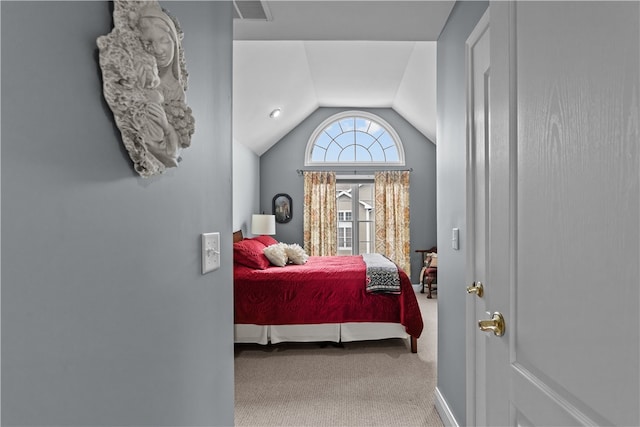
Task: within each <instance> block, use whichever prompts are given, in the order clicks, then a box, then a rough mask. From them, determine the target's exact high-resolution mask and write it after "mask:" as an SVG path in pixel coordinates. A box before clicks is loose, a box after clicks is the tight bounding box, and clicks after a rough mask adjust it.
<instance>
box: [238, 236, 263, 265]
mask: <svg viewBox="0 0 640 427" xmlns="http://www.w3.org/2000/svg"><path fill="white" fill-rule="evenodd" d="M263 250H264V245H263V244H262V242H259V241H258V240H254V239H244V240H241V241H239V242H236V243H234V244H233V262H237V263H238V264H242V265H246V266H247V267H249V268H255V269H258V270H265V269H266V268H267V267H269V259H268V258H267V257H266V256H264V253H262V251H263Z"/></svg>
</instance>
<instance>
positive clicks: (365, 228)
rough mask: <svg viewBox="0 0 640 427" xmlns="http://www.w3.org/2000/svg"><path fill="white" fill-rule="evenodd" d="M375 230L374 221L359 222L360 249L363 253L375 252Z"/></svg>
mask: <svg viewBox="0 0 640 427" xmlns="http://www.w3.org/2000/svg"><path fill="white" fill-rule="evenodd" d="M374 237H375V231H374V229H373V222H360V223H359V224H358V251H359V253H361V254H370V253H372V252H375V245H374Z"/></svg>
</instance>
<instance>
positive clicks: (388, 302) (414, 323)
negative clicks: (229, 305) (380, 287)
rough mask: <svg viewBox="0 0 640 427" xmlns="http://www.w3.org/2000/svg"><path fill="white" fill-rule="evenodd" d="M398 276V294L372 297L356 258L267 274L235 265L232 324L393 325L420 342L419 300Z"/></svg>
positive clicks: (316, 261) (315, 261)
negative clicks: (398, 326)
mask: <svg viewBox="0 0 640 427" xmlns="http://www.w3.org/2000/svg"><path fill="white" fill-rule="evenodd" d="M399 273H400V283H401V288H402V292H401V294H400V295H392V294H370V293H367V292H366V289H365V288H366V283H365V282H366V265H365V263H364V261H363V260H362V257H361V256H359V255H355V256H322V257H320V256H312V257H309V260H308V261H307V263H306V264H304V265H293V264H289V265H287V266H285V267H274V266H271V267H269V268H267V269H266V270H255V269H251V268H248V267H245V266H243V265H240V264H235V266H234V298H235V323H244V324H256V325H301V324H317V323H345V322H394V323H401V324H402V325H404V327H405V330H406V331H407V333H408V334H409V335H412V336H414V337H416V338H418V337H419V336H420V334H421V333H422V328H423V323H422V316H421V315H420V309H419V307H418V301H417V299H416V295H415V293H414V291H413V287H412V286H411V281H410V279H409V278H408V277H407V275H406V273H405V272H404V271H402V269H399Z"/></svg>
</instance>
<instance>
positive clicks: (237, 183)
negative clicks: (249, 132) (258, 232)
mask: <svg viewBox="0 0 640 427" xmlns="http://www.w3.org/2000/svg"><path fill="white" fill-rule="evenodd" d="M254 213H260V157H259V156H258V155H257V154H255V153H254V152H253V151H251V150H250V149H248V148H247V147H245V146H244V145H242V144H239V143H236V142H234V144H233V231H237V230H242V233H243V235H244V236H249V235H250V234H251V233H250V231H251V215H252V214H254Z"/></svg>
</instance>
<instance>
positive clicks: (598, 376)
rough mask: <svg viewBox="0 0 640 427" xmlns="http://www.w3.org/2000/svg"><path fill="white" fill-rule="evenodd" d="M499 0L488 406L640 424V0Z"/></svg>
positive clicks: (502, 413)
mask: <svg viewBox="0 0 640 427" xmlns="http://www.w3.org/2000/svg"><path fill="white" fill-rule="evenodd" d="M490 14H491V18H490V28H491V34H490V40H491V43H490V50H491V52H490V57H491V68H490V70H491V85H490V88H489V98H488V105H489V110H490V117H489V133H488V139H489V142H488V144H486V146H487V149H488V157H487V161H486V163H485V166H486V168H487V171H486V175H485V178H486V179H487V185H486V188H487V190H486V191H488V194H489V196H488V198H487V200H488V202H487V203H488V205H487V207H486V218H485V219H484V222H483V224H484V227H485V233H486V254H485V256H484V258H485V264H484V268H485V269H486V274H485V280H484V282H485V295H484V298H483V302H482V304H484V306H485V309H486V310H487V311H489V312H494V311H499V312H501V313H502V314H503V315H504V317H505V320H506V333H505V334H504V335H503V336H502V337H497V336H493V335H492V334H491V333H487V332H481V331H479V330H478V331H477V335H476V337H475V339H476V342H478V341H480V342H482V343H483V346H484V348H483V346H478V345H477V346H476V349H477V350H478V352H480V351H482V354H478V353H476V360H484V361H485V362H484V367H485V369H486V371H485V372H484V375H486V377H485V378H484V390H483V391H484V393H483V396H482V397H481V396H476V398H477V402H478V404H479V405H478V406H480V408H475V409H476V411H475V413H476V414H480V416H478V417H477V419H476V420H474V421H475V423H476V424H486V425H563V426H564V425H624V426H637V425H639V424H640V410H639V407H640V405H639V402H640V355H639V353H640V333H639V326H640V315H639V312H640V292H639V289H640V285H639V277H640V270H639V265H640V249H639V247H640V215H639V212H640V173H639V166H640V165H639V160H638V156H639V150H638V145H639V139H640V132H639V127H640V125H639V123H640V117H639V115H640V112H639V111H640V109H639V98H640V3H639V2H636V1H632V2H618V3H613V2H592V1H586V2H573V1H572V2H534V1H530V2H492V3H491V6H490ZM475 224H476V226H477V225H478V223H477V222H475ZM469 298H474V299H476V300H477V298H476V297H475V296H472V295H470V296H469ZM485 316H486V315H485ZM475 320H479V319H471V320H470V321H471V322H474V321H475ZM475 374H476V375H475V376H478V375H480V374H479V373H478V372H476V373H475ZM483 405H485V407H484V408H481V407H482V406H483ZM483 411H484V412H483Z"/></svg>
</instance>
